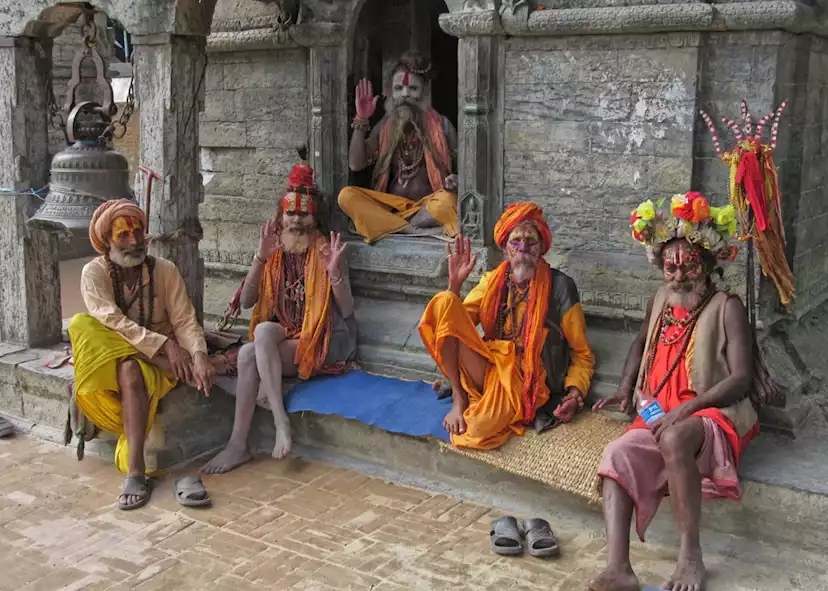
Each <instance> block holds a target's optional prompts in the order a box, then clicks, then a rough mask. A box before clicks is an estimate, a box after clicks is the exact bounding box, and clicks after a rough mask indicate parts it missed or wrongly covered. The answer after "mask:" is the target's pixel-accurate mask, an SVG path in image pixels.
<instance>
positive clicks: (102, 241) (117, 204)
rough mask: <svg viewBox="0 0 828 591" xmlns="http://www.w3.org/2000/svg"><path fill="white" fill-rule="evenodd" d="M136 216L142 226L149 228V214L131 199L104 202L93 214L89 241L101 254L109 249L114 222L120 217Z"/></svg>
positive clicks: (135, 218)
mask: <svg viewBox="0 0 828 591" xmlns="http://www.w3.org/2000/svg"><path fill="white" fill-rule="evenodd" d="M124 217H125V218H134V221H135V222H137V223H139V224H140V225H141V227H142V228H144V229H145V230H146V228H147V216H146V215H145V214H144V210H142V209H141V208H140V207H138V206H137V205H136V204H135V202H133V201H130V200H129V199H113V200H112V201H107V202H106V203H103V204H102V205H101V206H100V207H98V209H96V210H95V213H93V214H92V222H91V223H90V224H89V242H91V243H92V247H93V248H94V249H95V250H96V251H98V252H99V253H100V254H104V253H105V252H107V251H108V250H109V240H110V238H111V236H112V224H113V222H115V220H116V219H118V218H124Z"/></svg>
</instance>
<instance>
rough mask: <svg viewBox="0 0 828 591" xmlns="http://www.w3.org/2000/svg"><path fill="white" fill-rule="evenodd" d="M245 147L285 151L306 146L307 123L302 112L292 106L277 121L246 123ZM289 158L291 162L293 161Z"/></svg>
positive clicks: (292, 157)
mask: <svg viewBox="0 0 828 591" xmlns="http://www.w3.org/2000/svg"><path fill="white" fill-rule="evenodd" d="M246 129H247V132H246V134H247V139H246V145H247V146H250V147H253V148H273V149H280V148H282V149H287V148H289V147H293V146H299V145H302V144H306V143H307V141H308V123H307V116H306V113H305V112H304V111H299V110H298V109H297V108H296V106H293V107H292V108H291V109H290V110H289V111H286V117H284V118H282V119H281V120H279V121H248V122H247V124H246ZM295 153H296V152H295V151H294V152H293V154H294V156H291V161H292V160H294V159H295Z"/></svg>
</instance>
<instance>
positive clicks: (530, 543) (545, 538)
mask: <svg viewBox="0 0 828 591" xmlns="http://www.w3.org/2000/svg"><path fill="white" fill-rule="evenodd" d="M521 530H522V533H523V535H524V537H525V538H526V548H527V549H528V550H529V555H530V556H534V557H535V558H555V557H556V556H560V554H561V547H560V546H559V545H558V539H557V538H556V537H555V534H554V533H552V528H551V527H550V525H549V522H548V521H546V520H545V519H538V518H535V519H527V520H526V521H524V522H523V523H522V524H521Z"/></svg>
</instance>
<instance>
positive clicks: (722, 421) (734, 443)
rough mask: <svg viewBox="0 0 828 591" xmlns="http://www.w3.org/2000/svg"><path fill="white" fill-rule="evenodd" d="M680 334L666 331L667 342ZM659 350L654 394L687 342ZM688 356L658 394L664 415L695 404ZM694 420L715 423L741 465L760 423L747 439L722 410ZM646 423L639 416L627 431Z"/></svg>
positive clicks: (681, 315) (661, 346)
mask: <svg viewBox="0 0 828 591" xmlns="http://www.w3.org/2000/svg"><path fill="white" fill-rule="evenodd" d="M673 314H674V315H675V317H676V318H677V319H681V318H685V317H686V316H687V314H688V312H687V310H684V309H683V308H673ZM679 331H681V328H680V327H678V326H675V325H673V326H670V327H669V328H668V329H667V333H666V337H667V338H668V339H672V338H674V337H675V336H676V335H677V334H678V332H679ZM656 342H657V348H656V354H655V359H654V361H653V371H652V372H651V374H650V382H649V387H650V391H651V392H655V390H656V388H658V385H659V383H660V382H661V380H662V379H663V378H664V375H665V374H666V373H667V371H668V370H669V369H670V366H671V365H672V364H673V361H674V360H675V359H676V356H677V355H679V353H681V347H682V343H683V342H684V339H679V341H678V342H677V343H675V344H674V345H665V344H664V343H662V342H661V340H660V339H658V340H657V341H656ZM685 356H686V354H683V355H682V359H681V361H680V362H679V364H678V366H677V367H676V369H675V371H674V372H673V374H672V375H671V376H670V378H669V379H668V380H667V383H666V384H665V385H664V388H662V390H661V392H659V394H658V396H657V397H656V400H658V403H659V404H661V407H662V408H663V409H664V412H670V411H671V410H673V409H674V408H677V407H678V406H679V405H681V404H682V403H684V402H687V401H688V400H692V399H693V398H695V397H696V393H695V392H694V391H692V390H691V389H690V380H689V378H688V376H687V366H686V363H685V359H684V357H685ZM693 416H696V417H708V418H709V419H711V420H712V421H714V422H715V423H716V424H717V425H719V426H720V427H721V428H722V430H723V431H724V432H725V434H726V435H727V439H728V441H729V442H730V446H731V448H732V449H733V457H734V460H735V461H736V463H737V464H738V462H739V457H740V456H741V454H742V451H743V450H744V449H745V447H746V446H747V444H748V443H749V442H750V440H751V439H753V437H754V436H755V435H756V433H758V431H759V425H758V423H757V424H756V425H755V426H754V428H753V429H752V430H751V431H750V432H748V433H747V434H746V435H745V436H744V437H739V434H738V433H737V432H736V428H735V427H734V426H733V423H732V422H731V421H730V419H728V418H727V417H726V416H725V415H724V414H723V413H722V411H721V410H719V409H718V408H706V409H704V410H700V411H698V412H695V413H693ZM647 428H648V427H647V423H645V422H644V419H642V418H641V417H640V416H637V417H636V418H635V420H634V421H633V423H632V425H630V426H629V428H628V429H627V430H628V431H629V430H630V429H647Z"/></svg>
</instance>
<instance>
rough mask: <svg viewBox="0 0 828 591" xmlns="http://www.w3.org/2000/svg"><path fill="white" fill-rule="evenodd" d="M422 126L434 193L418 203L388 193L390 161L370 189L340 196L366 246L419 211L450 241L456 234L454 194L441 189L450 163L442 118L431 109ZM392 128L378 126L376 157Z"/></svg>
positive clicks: (350, 190) (385, 124)
mask: <svg viewBox="0 0 828 591" xmlns="http://www.w3.org/2000/svg"><path fill="white" fill-rule="evenodd" d="M425 125H426V134H427V136H428V138H429V140H430V143H431V149H426V150H425V151H424V159H425V164H426V171H427V172H428V180H429V182H430V184H431V190H432V191H433V193H431V194H430V195H426V196H425V197H423V198H422V199H420V200H419V201H412V200H411V199H407V198H406V197H400V196H398V195H392V194H390V193H387V192H386V191H387V190H388V185H389V181H390V178H391V170H390V168H391V167H390V159H389V160H388V161H387V162H386V165H385V168H384V169H382V170H377V171H375V175H374V176H375V178H376V183H375V185H374V188H373V190H372V189H363V188H361V187H345V188H343V189H342V191H340V193H339V197H338V202H339V207H340V208H342V211H344V212H345V213H346V214H347V216H348V217H349V218H351V219H352V220H353V222H354V227H355V228H356V231H357V232H359V234H360V235H361V236H362V237H363V238H364V239H365V242H367V243H368V244H371V243H373V242H376V241H377V240H380V239H381V238H385V237H386V236H388V235H390V234H394V233H395V232H399V231H400V230H402V229H403V228H405V227H406V226H407V225H408V221H407V220H408V219H409V218H410V217H412V216H413V215H414V214H416V213H417V212H418V211H420V210H421V209H422V208H425V209H426V211H428V213H429V215H431V217H433V218H434V219H435V220H437V223H439V224H440V226H442V228H443V230H444V231H445V233H446V234H447V235H448V236H450V237H452V238H453V237H454V236H456V235H457V233H458V232H459V227H458V224H457V195H456V194H454V193H450V192H448V191H446V190H444V189H443V182H444V180H445V177H447V176H448V175H449V174H451V169H452V162H451V151H450V150H449V146H448V142H447V140H446V134H445V131H444V130H443V120H442V117H440V115H439V114H438V113H437V111H435V110H433V109H432V110H431V111H429V112H428V113H427V114H426V118H425ZM391 126H392V123H391V122H390V121H388V120H386V121H384V122H383V123H380V125H379V138H378V151H379V154H383V153H385V152H386V151H388V150H389V149H390V148H389V141H390V140H389V138H390V135H391ZM376 156H377V155H376V154H375V155H374V157H375V158H376Z"/></svg>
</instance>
